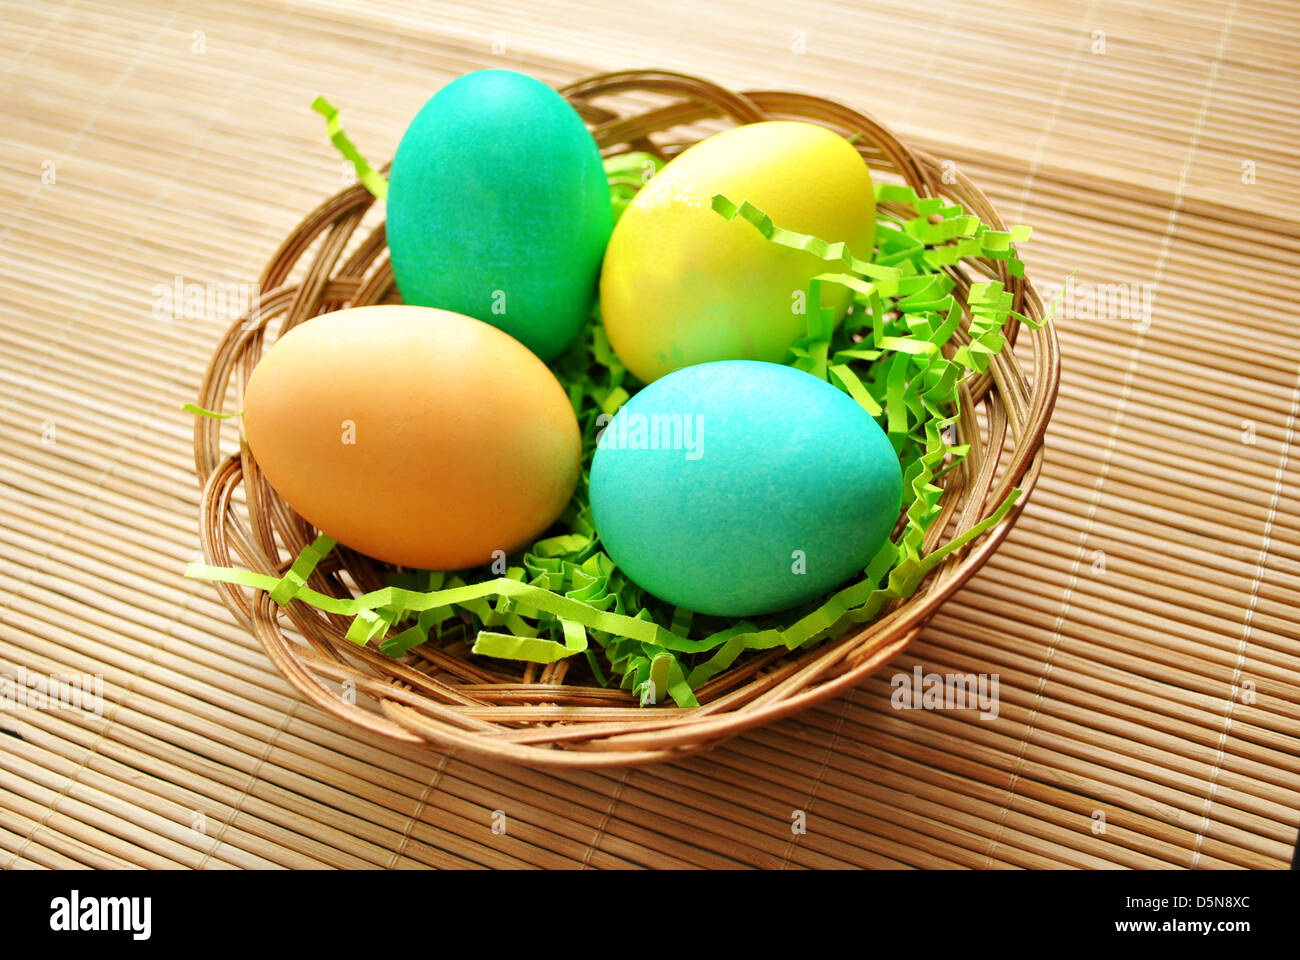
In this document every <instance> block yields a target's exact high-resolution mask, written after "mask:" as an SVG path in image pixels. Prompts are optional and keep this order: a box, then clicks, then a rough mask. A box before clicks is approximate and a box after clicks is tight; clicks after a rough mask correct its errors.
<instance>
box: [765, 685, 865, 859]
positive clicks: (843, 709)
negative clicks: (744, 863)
mask: <svg viewBox="0 0 1300 960" xmlns="http://www.w3.org/2000/svg"><path fill="white" fill-rule="evenodd" d="M855 692H856V691H854V690H849V691H848V693H847V694H845V695H844V696H842V697H840V698H839V707H840V709H839V713H838V714H836V716H835V726H833V727H831V739H830V741H829V742H828V743H827V744H826V752H825V753H823V754H822V762H821V766H819V767H818V768H817V776H815V777H814V778H813V782H812V786H811V787H809V788H808V793H807V794H805V796H807V798H808V799H807V800H806V801H805V802H804V816H805V817H807V815H808V814H810V813H812V809H813V807H814V806H815V805H816V804H817V791H818V790H819V789H820V788H821V785H822V778H823V777H825V776H826V768H827V766H829V765H830V762H831V757H832V756H833V755H834V753H835V743H836V741H837V740H839V738H840V729H841V728H842V727H843V726H844V715H845V714H846V713H847V712H848V709H849V698H850V697H852V696H853V694H854V693H855ZM804 826H805V827H807V823H806V822H805V824H804ZM798 845H799V834H796V833H793V832H792V833H791V834H790V839H789V841H788V842H787V843H786V845H785V852H784V854H783V855H782V857H781V869H782V870H784V869H786V867H788V866H789V865H790V858H791V857H792V856H794V851H795V847H797V846H798Z"/></svg>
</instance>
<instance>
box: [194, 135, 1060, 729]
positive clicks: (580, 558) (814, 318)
mask: <svg viewBox="0 0 1300 960" xmlns="http://www.w3.org/2000/svg"><path fill="white" fill-rule="evenodd" d="M330 119H331V124H332V125H333V124H334V122H335V118H333V117H331V118H330ZM336 132H337V133H338V134H339V136H341V131H336V130H334V129H333V127H332V129H331V136H333V135H334V134H335V133H336ZM343 139H344V140H346V138H343ZM347 146H348V148H349V150H350V151H351V153H349V152H348V151H347V150H345V151H344V153H345V156H348V157H349V159H353V155H354V154H355V148H352V147H351V144H350V143H349V144H348V145H347ZM340 149H342V148H340ZM357 159H359V155H357ZM354 162H357V160H356V159H354ZM364 163H365V162H364V160H360V164H359V165H358V170H361V169H362V165H364ZM605 166H606V173H607V175H608V178H609V181H610V190H611V197H612V199H613V202H614V204H615V208H616V211H617V213H618V214H621V213H622V211H623V209H625V208H626V206H627V204H628V203H629V202H630V201H631V199H632V197H633V196H635V193H636V191H637V190H638V189H639V188H640V186H641V184H642V183H643V182H644V181H645V179H646V178H647V177H646V175H647V172H651V173H652V172H653V171H657V170H658V169H659V167H660V166H661V164H660V163H659V161H658V160H657V159H656V158H651V157H649V155H645V154H629V155H624V156H622V157H614V158H609V159H608V160H607V161H606V164H605ZM364 169H367V170H368V169H370V168H369V167H368V166H365V167H364ZM736 199H737V200H739V201H740V202H735V201H733V199H731V198H727V197H724V196H721V195H719V196H716V197H714V198H713V209H714V211H715V212H717V213H718V215H720V216H723V217H726V218H727V219H735V218H739V219H741V220H743V221H745V222H747V223H749V224H750V225H751V226H753V227H754V229H756V230H758V231H759V232H760V233H762V234H763V235H764V236H765V237H766V238H767V239H768V240H769V241H771V242H773V243H778V244H781V245H783V246H788V247H794V248H797V249H801V250H806V251H808V252H809V253H812V254H813V255H815V256H817V257H819V258H821V259H822V260H825V261H826V262H827V265H828V270H827V272H825V273H823V274H820V275H819V276H817V277H815V278H814V279H813V280H812V282H811V284H810V285H809V291H808V300H807V302H808V303H809V304H812V305H820V304H821V295H820V288H821V285H822V284H824V283H837V284H840V285H842V286H846V287H848V288H849V289H850V290H852V291H853V309H852V310H851V311H849V313H848V314H847V315H846V316H845V318H844V320H843V322H841V323H840V324H839V325H838V326H837V325H836V324H835V323H834V317H833V314H832V312H831V311H829V310H825V309H822V308H820V306H814V307H812V309H810V311H809V318H808V331H807V335H806V336H805V337H804V338H803V339H802V340H800V341H799V342H798V343H797V344H795V345H794V347H793V348H792V350H791V353H790V357H789V359H788V361H787V362H789V363H790V364H791V365H793V366H796V367H798V368H800V369H802V370H804V371H806V372H808V373H810V374H812V375H814V376H818V377H821V378H822V379H825V380H827V381H829V382H830V383H832V384H834V385H835V386H837V387H839V388H840V389H842V390H844V391H845V392H846V393H847V394H849V396H851V397H852V398H853V399H854V400H855V401H857V402H858V403H859V404H860V405H861V406H862V407H863V408H865V409H866V410H867V411H868V412H869V413H870V414H871V415H872V416H874V417H876V418H877V419H878V420H879V421H880V422H881V423H882V426H883V427H884V428H885V431H886V433H887V434H888V436H889V439H890V442H891V443H892V444H893V447H894V449H895V451H896V452H897V453H898V456H899V459H900V462H901V464H902V467H903V479H904V493H903V510H904V514H905V520H904V523H903V525H902V528H901V530H900V532H899V533H898V534H897V536H896V537H895V538H894V539H893V540H892V541H890V542H886V543H885V544H884V546H882V547H881V549H880V551H879V552H878V553H877V554H876V556H875V557H874V558H873V559H872V560H871V561H870V563H868V564H867V566H866V568H865V569H864V570H863V572H862V573H861V575H859V576H858V577H857V578H855V579H854V580H853V581H851V582H849V583H848V584H846V585H844V586H842V587H841V588H839V589H838V590H836V591H834V592H833V593H830V594H828V595H826V596H823V597H821V598H820V599H818V600H817V601H815V602H812V603H809V604H806V605H804V606H802V607H799V608H796V609H794V610H790V611H786V612H784V613H780V614H771V615H767V616H764V617H759V618H753V619H747V620H739V619H728V618H721V617H706V616H696V615H693V614H692V613H691V612H690V611H686V610H681V609H677V608H674V607H673V606H671V605H670V604H666V603H664V602H662V601H660V600H658V599H657V598H655V597H653V596H651V595H649V594H647V593H645V592H644V591H642V590H641V589H640V588H639V587H637V586H636V584H634V583H632V582H631V581H630V580H628V579H627V577H625V576H624V575H623V574H622V573H621V572H620V571H619V569H618V568H617V567H616V566H615V565H614V563H613V561H612V560H610V558H609V557H608V556H607V555H606V554H605V553H604V552H603V551H602V550H601V549H600V543H599V540H598V539H597V536H596V531H595V528H594V527H593V525H592V522H591V514H590V511H589V509H588V505H587V479H588V474H589V471H590V467H591V457H592V455H593V454H594V452H595V449H596V435H597V432H598V431H599V430H600V429H601V428H602V427H603V426H604V425H605V423H607V422H608V418H609V417H610V415H612V414H613V413H614V412H615V411H616V410H617V409H618V408H619V406H621V405H622V404H623V403H624V402H626V401H627V399H628V398H629V397H630V396H631V394H632V392H634V390H635V389H636V387H637V384H636V383H635V382H633V381H632V379H631V378H630V377H629V375H628V374H627V372H626V370H625V369H624V368H623V366H622V365H621V364H620V363H619V361H618V358H617V357H615V356H614V353H613V351H612V350H611V349H610V346H609V341H608V339H607V338H606V336H605V331H604V329H603V327H602V326H601V322H600V317H599V309H598V308H597V309H596V310H594V311H593V314H594V315H593V317H592V318H591V322H590V323H589V325H588V327H587V328H586V330H585V331H584V332H583V334H582V336H581V337H580V338H579V339H578V341H577V342H576V343H575V344H574V345H573V346H572V347H571V348H570V349H569V350H568V351H567V352H566V353H565V354H563V355H562V356H561V357H559V358H558V359H557V360H556V361H555V362H554V363H553V364H552V369H553V370H554V371H555V374H556V376H557V377H558V378H559V380H560V382H561V384H563V385H564V387H565V388H566V390H567V392H568V395H569V399H570V402H571V403H572V404H573V408H574V411H575V413H576V414H577V417H578V423H579V426H580V428H581V430H582V438H583V449H584V462H583V472H582V477H581V479H580V481H579V484H578V487H577V490H576V491H575V493H574V497H573V500H572V501H571V502H570V504H569V506H568V508H567V509H566V510H565V512H564V514H563V516H562V517H561V519H560V520H559V521H558V523H557V524H556V526H555V527H554V528H553V529H552V530H551V531H549V535H548V536H546V537H545V538H543V539H541V540H538V541H537V542H535V543H533V544H532V545H531V546H530V547H529V548H528V549H526V550H525V551H523V552H522V553H521V554H519V555H518V556H516V557H513V558H511V565H509V566H508V567H506V568H505V569H504V570H500V569H497V570H492V569H489V568H488V567H486V566H485V567H482V568H477V569H474V570H466V571H456V572H397V571H394V572H392V573H391V574H390V576H389V586H386V587H384V588H383V589H381V590H378V591H374V592H372V593H368V594H365V595H363V596H360V597H353V598H337V597H331V596H327V595H325V594H322V593H319V592H317V591H315V590H312V589H311V588H309V587H307V586H306V581H307V579H308V578H309V577H310V575H311V572H312V570H313V569H314V568H315V566H316V565H317V564H318V563H319V562H320V560H321V559H322V558H323V557H325V556H326V555H327V554H328V553H329V551H330V550H331V549H332V548H333V547H334V545H335V544H334V541H333V540H331V539H330V538H329V537H327V536H324V535H322V536H320V537H318V538H317V540H316V541H315V542H314V543H312V544H311V545H309V546H308V547H307V548H306V549H304V550H303V551H302V553H301V554H300V555H299V556H298V558H297V559H296V560H295V562H294V563H293V565H292V567H291V568H290V570H289V571H288V573H286V574H285V576H284V577H279V578H277V577H271V576H266V575H262V574H256V573H252V572H250V571H246V570H237V569H233V568H218V567H210V566H206V565H202V564H194V565H191V567H190V568H189V569H188V570H187V572H186V575H187V576H191V577H197V578H200V579H206V580H217V581H222V582H226V583H234V584H240V585H243V586H246V587H251V588H254V589H260V590H266V591H268V592H269V593H270V594H271V597H272V599H274V600H275V601H276V602H277V603H280V604H284V603H288V602H289V601H290V600H291V599H296V600H299V601H302V602H304V603H308V604H310V605H312V606H315V607H317V608H319V609H321V610H323V611H326V612H329V613H334V614H338V615H341V616H346V617H351V618H352V624H351V627H350V629H349V631H348V634H347V636H348V639H349V640H352V641H353V642H355V643H358V644H374V645H376V646H377V647H378V649H379V650H381V651H382V652H384V653H385V654H387V655H389V656H392V657H401V656H403V655H405V654H406V653H407V652H408V651H411V650H414V649H415V648H417V647H419V646H421V645H423V644H439V643H446V642H449V641H450V640H451V639H452V638H456V639H463V638H464V637H465V635H466V633H467V632H468V633H472V634H473V635H475V639H474V644H473V652H474V653H476V654H480V655H482V656H489V657H496V658H500V659H505V660H515V661H526V662H532V663H541V664H546V663H554V662H556V661H558V660H561V659H565V658H568V657H575V656H579V655H582V656H583V657H584V658H585V660H586V662H587V663H588V664H589V665H590V667H591V670H592V674H593V676H594V677H595V678H596V681H597V682H599V683H601V684H602V685H607V684H610V683H615V682H617V683H618V685H619V686H620V687H622V688H623V689H625V690H629V691H631V692H632V693H633V694H634V695H635V696H636V697H638V699H639V701H640V702H641V703H642V704H643V705H651V704H655V703H660V702H664V701H665V700H666V699H671V700H672V701H674V702H675V703H677V704H678V705H679V706H696V705H698V701H697V700H696V696H695V690H696V689H698V688H699V687H700V686H701V685H702V684H703V683H705V682H707V681H708V680H709V679H710V678H712V677H714V676H716V675H717V674H719V673H720V672H722V671H724V670H726V669H727V668H728V667H730V666H731V665H732V664H734V663H735V662H736V660H737V659H738V658H739V657H740V656H741V655H742V654H744V653H746V652H747V651H755V650H771V649H775V648H778V647H781V648H785V649H787V650H796V649H799V648H806V647H809V646H812V645H813V644H816V643H819V642H821V641H822V640H825V639H828V638H832V637H838V636H841V635H843V634H844V633H846V632H847V631H848V630H850V629H852V628H853V627H855V626H858V625H860V624H864V623H869V622H870V621H871V620H873V619H875V618H876V617H877V616H878V615H879V614H880V613H881V611H882V610H884V608H885V607H886V606H887V605H888V604H889V603H891V602H892V601H894V600H898V599H901V598H905V597H908V596H911V594H912V593H914V592H915V590H916V589H917V587H918V586H919V585H920V584H921V582H922V580H924V578H925V576H926V575H927V574H928V573H929V572H930V571H931V570H933V569H934V567H935V566H937V565H938V564H939V563H940V562H942V561H943V559H944V558H945V557H947V556H949V555H950V554H952V553H953V552H955V551H957V550H960V549H961V548H963V547H964V546H966V545H967V544H968V543H970V542H971V541H973V540H975V539H976V538H978V537H980V536H981V535H983V534H984V533H986V532H987V531H988V530H990V529H991V528H992V527H994V526H996V525H997V524H998V523H1000V522H1001V521H1002V520H1003V518H1004V517H1005V516H1006V515H1007V513H1008V512H1009V511H1010V510H1011V509H1012V507H1013V506H1014V504H1015V503H1016V501H1017V499H1018V498H1019V496H1020V491H1019V490H1018V489H1017V490H1013V491H1012V492H1011V494H1010V495H1009V496H1008V497H1007V499H1006V500H1005V501H1004V502H1003V503H1002V504H1001V505H999V507H998V508H997V510H996V511H995V512H994V513H993V514H992V515H991V516H990V517H988V518H987V519H985V520H984V521H983V522H981V523H979V524H978V525H976V526H975V527H974V528H973V529H971V530H969V531H967V532H966V533H964V534H962V535H961V536H959V537H957V538H955V539H953V540H951V541H949V542H948V543H946V544H944V545H943V546H942V547H940V548H938V549H937V550H934V551H932V552H930V553H928V554H924V553H923V552H922V551H923V549H924V542H925V537H926V534H927V532H928V531H929V530H930V528H931V526H932V525H933V524H934V522H935V521H936V519H937V518H938V517H939V515H940V514H941V512H942V511H941V508H940V506H939V499H940V496H941V495H942V489H941V488H940V486H939V485H938V480H939V478H940V476H941V475H942V474H943V473H946V472H947V471H948V470H950V469H952V468H953V466H955V465H956V464H957V463H959V462H960V460H961V458H962V457H964V456H965V455H966V453H967V452H968V449H969V448H968V447H966V446H952V445H949V443H948V442H947V440H946V433H947V428H948V427H950V426H951V425H953V424H954V423H955V422H956V421H957V419H958V415H959V392H958V390H959V387H960V385H961V383H962V382H963V381H964V380H965V379H967V378H969V377H973V376H977V375H979V374H982V373H983V372H985V371H986V370H987V369H988V365H989V362H990V360H991V359H992V358H993V357H994V356H996V355H997V354H998V352H999V351H1000V350H1002V349H1003V347H1004V346H1005V344H1006V340H1005V338H1004V337H1003V335H1002V329H1003V327H1004V326H1005V324H1006V323H1007V321H1008V320H1009V319H1011V318H1012V317H1015V318H1017V319H1018V320H1020V321H1021V322H1022V323H1025V324H1027V325H1030V326H1034V325H1035V324H1033V323H1031V322H1030V320H1029V319H1028V318H1027V317H1025V316H1023V315H1021V314H1018V313H1015V312H1013V311H1012V309H1011V307H1012V295H1011V294H1010V293H1008V292H1007V291H1005V290H1004V289H1003V287H1002V285H1001V284H1000V283H996V282H988V283H978V284H974V285H972V286H971V288H970V291H969V296H968V302H969V311H970V314H971V321H970V324H969V327H968V329H967V331H966V332H967V335H968V339H969V342H968V343H966V344H963V345H961V346H959V347H957V348H955V349H950V350H949V351H948V353H950V354H951V355H950V356H945V347H947V346H948V345H949V343H950V341H951V339H952V337H953V335H954V334H955V333H956V332H957V330H958V328H959V325H960V323H961V320H962V310H961V305H960V304H959V303H958V302H957V300H956V298H955V297H954V296H953V289H954V286H955V285H954V282H953V280H952V279H951V277H949V276H948V275H947V274H946V273H945V272H944V270H943V268H944V267H945V266H947V265H951V264H954V263H956V262H958V261H959V260H961V259H963V258H966V257H983V258H990V259H1000V260H1005V261H1006V262H1007V265H1008V269H1009V272H1010V273H1011V274H1012V275H1013V276H1020V275H1022V274H1023V265H1022V264H1021V262H1020V260H1019V259H1018V258H1017V257H1016V255H1015V248H1014V244H1015V243H1019V242H1021V241H1023V240H1025V239H1027V238H1028V236H1029V230H1028V228H1024V227H1015V228H1013V229H1012V230H1010V231H1008V232H1000V231H994V230H992V229H990V228H989V227H988V226H987V225H985V224H983V223H981V222H980V221H979V219H978V218H976V217H973V216H971V215H969V214H967V213H966V212H965V211H964V210H963V209H962V208H961V207H960V206H957V205H946V204H945V203H944V202H943V201H942V200H940V199H937V198H920V197H918V196H917V195H916V194H915V192H913V191H912V190H911V189H910V188H908V187H905V186H897V185H878V186H877V187H876V199H877V203H878V230H877V237H878V239H877V245H878V248H877V251H876V255H875V257H874V258H873V261H872V262H870V263H866V262H863V261H860V260H857V259H855V258H853V257H852V256H851V254H850V253H849V252H848V251H847V250H846V249H845V247H844V245H843V244H841V243H827V242H825V241H823V240H820V239H819V238H817V237H811V236H807V235H804V234H798V233H795V232H793V231H790V230H786V229H783V228H781V227H779V226H778V225H776V224H774V223H773V222H772V221H771V219H770V218H769V217H767V216H766V215H765V214H764V213H763V212H762V211H761V210H758V209H757V208H756V207H754V206H752V205H751V204H749V203H747V202H744V199H743V198H736ZM886 202H888V203H890V204H891V205H893V206H894V207H895V208H897V207H910V208H911V209H912V210H913V211H915V215H914V216H912V217H910V218H908V219H899V218H897V217H895V216H893V215H891V214H889V213H887V212H885V210H884V209H883V208H881V207H880V206H879V205H880V204H883V203H886ZM195 412H199V411H197V410H196V411H195ZM465 615H468V624H467V623H466V618H465Z"/></svg>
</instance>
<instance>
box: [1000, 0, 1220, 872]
mask: <svg viewBox="0 0 1300 960" xmlns="http://www.w3.org/2000/svg"><path fill="white" fill-rule="evenodd" d="M1235 10H1236V2H1235V0H1233V2H1231V3H1229V4H1228V8H1227V11H1226V12H1225V15H1224V19H1223V26H1222V27H1220V28H1219V39H1218V43H1217V44H1216V46H1215V55H1214V60H1213V61H1212V62H1211V64H1210V72H1209V75H1208V77H1207V78H1206V82H1205V92H1204V93H1203V94H1202V96H1201V105H1200V109H1199V111H1198V112H1197V115H1196V119H1195V121H1194V122H1193V124H1192V133H1191V136H1190V137H1189V138H1188V148H1187V158H1186V159H1185V160H1184V161H1183V166H1182V169H1181V171H1180V172H1179V174H1178V183H1177V184H1176V186H1175V188H1174V199H1173V203H1171V204H1170V207H1169V218H1168V222H1167V224H1166V226H1165V232H1164V236H1163V237H1162V238H1161V242H1160V253H1159V255H1158V256H1157V259H1156V265H1155V269H1154V270H1153V272H1152V278H1151V284H1152V287H1153V288H1157V287H1159V285H1160V280H1161V278H1162V277H1163V276H1164V271H1165V266H1166V264H1167V263H1168V262H1169V251H1170V249H1171V248H1172V246H1173V238H1174V234H1175V233H1176V232H1177V230H1178V221H1179V215H1180V213H1181V212H1182V208H1183V203H1184V198H1185V192H1186V189H1187V178H1188V175H1189V174H1190V172H1191V168H1192V163H1193V161H1194V160H1195V159H1196V154H1197V151H1198V149H1199V148H1200V140H1201V131H1202V130H1203V129H1204V127H1205V117H1206V115H1207V114H1208V113H1209V109H1210V100H1211V99H1212V98H1213V95H1214V88H1215V85H1216V84H1217V82H1218V78H1219V65H1220V64H1221V63H1222V61H1223V51H1224V48H1225V46H1226V45H1227V42H1228V35H1229V34H1230V33H1231V32H1232V19H1233V14H1234V12H1235ZM1145 347H1146V329H1145V328H1144V327H1138V329H1137V337H1136V338H1135V340H1134V342H1133V350H1132V353H1131V355H1130V357H1129V363H1128V368H1127V369H1126V370H1125V372H1124V381H1123V384H1122V386H1121V388H1120V398H1119V403H1117V404H1116V406H1115V418H1114V420H1113V421H1112V422H1111V428H1110V432H1109V433H1108V435H1107V437H1106V446H1105V448H1104V449H1103V451H1102V457H1101V469H1100V470H1099V471H1098V473H1097V482H1096V483H1095V484H1094V486H1093V494H1092V498H1091V500H1090V501H1089V503H1088V512H1087V514H1086V515H1085V517H1084V523H1083V526H1082V528H1081V529H1080V533H1079V550H1078V552H1077V553H1076V554H1075V556H1074V559H1073V560H1072V561H1071V562H1070V573H1069V577H1068V579H1067V581H1066V589H1065V596H1064V598H1063V599H1062V603H1061V610H1060V612H1059V613H1058V614H1057V616H1056V621H1055V623H1054V625H1053V628H1052V639H1051V641H1050V643H1049V646H1048V651H1047V656H1046V657H1045V659H1044V672H1043V675H1042V676H1041V677H1040V678H1039V682H1038V689H1037V691H1036V692H1035V696H1034V705H1033V708H1032V709H1031V710H1030V712H1029V720H1028V722H1027V725H1026V729H1025V734H1024V738H1023V739H1022V740H1021V746H1020V750H1019V751H1018V752H1017V755H1016V764H1015V767H1014V769H1013V770H1012V774H1011V781H1010V784H1009V788H1008V789H1009V793H1008V795H1007V800H1006V803H1005V805H1004V806H1003V807H1002V809H1001V810H1000V811H999V812H998V824H997V831H996V833H995V834H994V836H993V838H992V840H991V841H990V843H989V850H988V854H987V855H986V860H985V866H986V867H988V866H990V865H991V864H990V861H991V859H992V856H993V851H994V850H995V849H996V848H997V845H998V843H999V842H1000V841H1001V839H1002V834H1003V832H1004V829H1005V827H1004V824H1005V821H1006V817H1007V816H1008V814H1009V813H1010V808H1011V804H1012V803H1013V802H1014V800H1015V797H1016V788H1017V786H1018V784H1019V782H1020V773H1021V770H1022V769H1023V767H1024V755H1025V752H1026V751H1027V750H1028V747H1029V740H1030V739H1031V738H1032V737H1033V735H1034V730H1035V728H1036V724H1037V722H1038V714H1039V711H1040V708H1041V706H1042V701H1043V696H1044V690H1045V689H1046V686H1047V678H1048V676H1049V675H1050V674H1051V671H1052V660H1053V658H1054V657H1055V655H1056V649H1057V647H1058V645H1059V644H1060V642H1061V632H1062V630H1063V629H1064V627H1065V621H1066V618H1067V617H1068V615H1069V611H1070V604H1071V600H1072V599H1073V596H1074V588H1075V586H1076V585H1077V584H1078V582H1079V567H1080V565H1081V564H1082V562H1083V557H1084V554H1085V552H1086V544H1087V542H1088V538H1089V537H1090V536H1091V535H1092V531H1093V528H1094V526H1095V525H1096V519H1097V510H1098V509H1099V508H1100V506H1101V489H1102V486H1103V485H1104V484H1105V482H1106V480H1107V478H1108V477H1109V476H1110V468H1111V463H1112V458H1113V456H1114V453H1115V449H1116V447H1117V446H1118V442H1119V431H1120V427H1121V425H1122V424H1123V422H1124V417H1125V415H1126V414H1127V412H1128V404H1129V400H1130V398H1131V397H1132V393H1133V381H1134V380H1135V379H1136V376H1137V367H1138V360H1139V359H1140V357H1141V355H1142V351H1143V349H1145ZM1216 775H1217V767H1216ZM1213 792H1214V786H1213V783H1211V794H1213Z"/></svg>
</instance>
